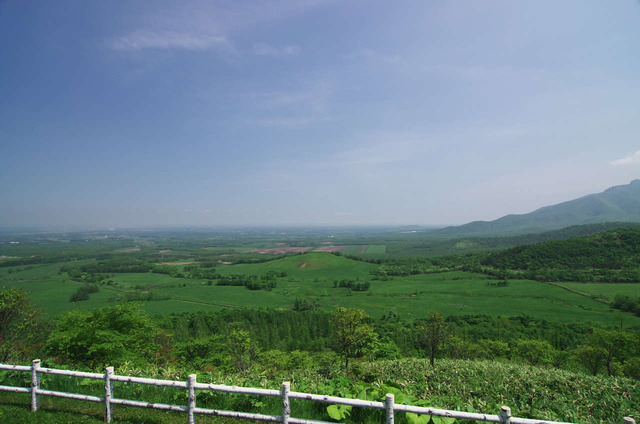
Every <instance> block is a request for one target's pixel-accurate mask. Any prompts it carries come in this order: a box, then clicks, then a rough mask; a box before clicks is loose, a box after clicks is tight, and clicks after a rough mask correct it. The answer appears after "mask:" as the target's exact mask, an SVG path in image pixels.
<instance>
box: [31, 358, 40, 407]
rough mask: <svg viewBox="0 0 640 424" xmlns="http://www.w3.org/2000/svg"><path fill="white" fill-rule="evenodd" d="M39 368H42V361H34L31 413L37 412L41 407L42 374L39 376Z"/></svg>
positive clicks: (32, 366) (32, 368)
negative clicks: (39, 393) (39, 391)
mask: <svg viewBox="0 0 640 424" xmlns="http://www.w3.org/2000/svg"><path fill="white" fill-rule="evenodd" d="M38 368H40V360H39V359H34V360H33V362H31V412H35V411H37V410H38V408H39V407H40V395H38V390H40V374H38Z"/></svg>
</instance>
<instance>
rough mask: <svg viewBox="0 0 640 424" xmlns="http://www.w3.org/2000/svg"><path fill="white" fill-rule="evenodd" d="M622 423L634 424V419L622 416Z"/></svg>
mask: <svg viewBox="0 0 640 424" xmlns="http://www.w3.org/2000/svg"><path fill="white" fill-rule="evenodd" d="M622 424H636V420H634V419H633V418H631V417H624V418H623V419H622Z"/></svg>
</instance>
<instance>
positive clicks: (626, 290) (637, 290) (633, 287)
mask: <svg viewBox="0 0 640 424" xmlns="http://www.w3.org/2000/svg"><path fill="white" fill-rule="evenodd" d="M557 285H559V286H562V287H567V288H569V289H571V290H575V291H578V292H580V293H584V294H587V295H590V296H602V297H604V298H606V299H608V300H613V298H614V296H615V295H616V294H618V293H620V294H623V295H626V296H635V297H638V296H640V284H630V283H557Z"/></svg>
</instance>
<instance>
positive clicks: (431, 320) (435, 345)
mask: <svg viewBox="0 0 640 424" xmlns="http://www.w3.org/2000/svg"><path fill="white" fill-rule="evenodd" d="M414 330H415V337H416V342H417V343H418V346H420V348H421V349H422V350H424V351H425V352H426V354H427V356H428V357H429V362H430V363H431V365H433V364H434V362H435V358H436V355H437V354H438V352H440V350H441V349H442V347H443V346H444V342H445V339H446V337H447V328H446V323H445V322H444V317H443V316H442V315H441V314H440V313H438V312H434V311H431V312H429V317H428V318H427V320H426V321H424V320H420V321H416V323H415V327H414Z"/></svg>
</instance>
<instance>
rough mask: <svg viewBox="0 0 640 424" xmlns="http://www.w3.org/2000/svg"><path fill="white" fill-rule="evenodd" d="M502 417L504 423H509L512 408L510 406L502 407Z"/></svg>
mask: <svg viewBox="0 0 640 424" xmlns="http://www.w3.org/2000/svg"><path fill="white" fill-rule="evenodd" d="M500 419H501V420H502V424H509V422H511V408H509V407H508V406H503V407H502V408H500Z"/></svg>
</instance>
